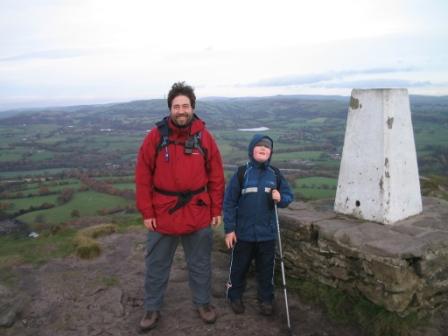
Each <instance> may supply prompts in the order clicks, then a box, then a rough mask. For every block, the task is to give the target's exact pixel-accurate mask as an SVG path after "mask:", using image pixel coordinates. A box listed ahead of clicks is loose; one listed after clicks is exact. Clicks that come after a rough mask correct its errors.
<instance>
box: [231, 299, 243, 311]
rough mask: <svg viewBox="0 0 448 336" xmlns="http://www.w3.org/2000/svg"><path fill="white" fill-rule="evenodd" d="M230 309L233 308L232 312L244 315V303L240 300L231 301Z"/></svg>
mask: <svg viewBox="0 0 448 336" xmlns="http://www.w3.org/2000/svg"><path fill="white" fill-rule="evenodd" d="M230 308H232V310H233V312H234V313H235V314H242V313H244V309H245V308H244V304H243V301H241V300H240V299H237V300H231V301H230Z"/></svg>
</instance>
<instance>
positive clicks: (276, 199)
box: [272, 189, 282, 203]
mask: <svg viewBox="0 0 448 336" xmlns="http://www.w3.org/2000/svg"><path fill="white" fill-rule="evenodd" d="M272 199H273V200H274V202H275V203H278V202H280V200H281V199H282V197H281V196H280V193H279V192H278V190H277V189H273V190H272Z"/></svg>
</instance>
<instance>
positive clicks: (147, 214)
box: [141, 210, 156, 219]
mask: <svg viewBox="0 0 448 336" xmlns="http://www.w3.org/2000/svg"><path fill="white" fill-rule="evenodd" d="M141 214H142V217H143V219H150V218H155V217H156V216H155V215H154V212H153V211H151V210H146V211H142V212H141Z"/></svg>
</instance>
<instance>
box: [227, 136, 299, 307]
mask: <svg viewBox="0 0 448 336" xmlns="http://www.w3.org/2000/svg"><path fill="white" fill-rule="evenodd" d="M273 144H274V143H273V141H272V139H271V138H270V137H268V136H266V135H261V134H256V135H255V136H254V137H253V138H252V140H251V142H250V144H249V159H250V160H249V162H248V163H247V164H246V166H245V167H240V168H239V169H238V172H237V173H235V175H233V177H232V179H231V180H230V182H229V185H228V187H227V190H226V193H225V197H224V231H225V234H226V236H225V242H226V245H227V247H228V248H229V249H230V248H231V249H232V257H231V261H230V274H229V281H228V283H227V298H228V299H229V300H230V306H231V308H232V310H233V311H234V313H235V314H242V313H244V309H245V308H244V304H243V301H242V296H243V292H244V290H245V287H246V273H247V271H248V269H249V267H250V264H251V262H252V259H255V269H256V278H257V284H258V301H259V309H260V313H261V314H263V315H272V313H273V306H272V301H273V299H274V279H273V277H274V258H275V241H276V239H277V226H276V221H275V211H274V202H275V203H277V206H278V207H280V208H285V207H287V206H288V204H289V203H291V202H292V200H293V194H292V192H291V189H290V187H289V185H288V182H287V181H286V179H285V178H284V177H283V175H282V174H281V173H280V171H279V170H278V169H277V168H274V167H272V166H271V165H270V161H271V157H272V150H273ZM242 168H244V169H242Z"/></svg>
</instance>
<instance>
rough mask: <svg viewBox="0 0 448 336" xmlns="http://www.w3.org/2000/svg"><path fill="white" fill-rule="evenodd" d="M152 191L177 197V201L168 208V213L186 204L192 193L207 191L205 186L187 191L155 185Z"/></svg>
mask: <svg viewBox="0 0 448 336" xmlns="http://www.w3.org/2000/svg"><path fill="white" fill-rule="evenodd" d="M154 191H155V192H158V193H159V194H162V195H166V196H176V197H177V203H176V205H174V207H172V208H171V209H169V210H168V213H169V214H170V215H171V214H173V212H175V211H176V210H179V209H180V208H182V207H184V206H185V205H187V204H188V202H190V201H191V199H192V198H193V196H194V195H197V194H200V193H203V192H206V191H207V187H206V186H204V187H202V188H199V189H196V190H187V191H168V190H163V189H159V188H157V187H154Z"/></svg>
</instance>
